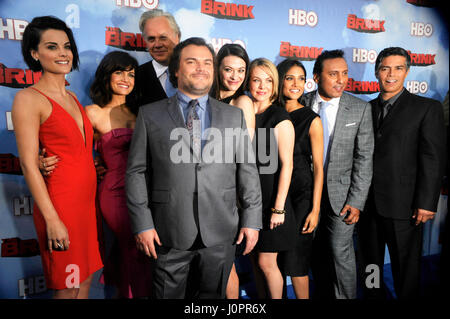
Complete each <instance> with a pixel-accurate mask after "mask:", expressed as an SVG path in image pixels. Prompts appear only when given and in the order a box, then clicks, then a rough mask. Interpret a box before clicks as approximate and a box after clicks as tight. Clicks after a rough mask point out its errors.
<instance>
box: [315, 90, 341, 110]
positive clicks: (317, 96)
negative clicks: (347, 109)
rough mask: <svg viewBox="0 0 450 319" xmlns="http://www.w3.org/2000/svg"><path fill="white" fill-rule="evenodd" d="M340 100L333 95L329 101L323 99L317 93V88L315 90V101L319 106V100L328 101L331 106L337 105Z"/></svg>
mask: <svg viewBox="0 0 450 319" xmlns="http://www.w3.org/2000/svg"><path fill="white" fill-rule="evenodd" d="M340 100H341V97H335V98H332V99H331V100H329V101H325V100H324V99H323V98H322V97H321V96H320V94H319V90H317V91H316V102H317V106H319V104H320V102H325V103H329V104H331V105H333V106H339V101H340Z"/></svg>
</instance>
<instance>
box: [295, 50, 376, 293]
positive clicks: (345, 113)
mask: <svg viewBox="0 0 450 319" xmlns="http://www.w3.org/2000/svg"><path fill="white" fill-rule="evenodd" d="M313 74H314V80H315V82H316V83H317V85H318V89H317V91H313V92H310V93H308V94H306V95H305V96H304V98H303V100H302V103H303V104H304V105H305V106H307V107H310V108H312V110H313V111H315V112H316V113H319V115H320V117H321V120H322V124H323V130H324V188H323V192H322V204H321V211H320V222H319V226H318V230H317V233H316V236H315V239H314V248H313V259H312V271H313V276H314V283H315V285H316V290H315V294H314V296H315V297H318V298H324V299H334V298H336V299H354V298H356V277H357V275H356V261H355V251H354V248H353V231H354V227H355V224H356V223H357V222H358V219H359V214H360V211H361V210H362V209H363V208H364V204H365V202H366V199H367V194H368V192H369V186H370V182H371V179H372V155H373V130H372V113H371V108H370V104H369V103H367V102H364V101H363V100H361V99H358V98H356V97H354V96H352V95H350V94H347V93H345V92H344V90H345V88H346V86H347V81H348V66H347V62H346V61H345V59H344V52H343V51H342V50H332V51H323V52H322V54H321V55H320V56H319V57H318V58H317V60H316V62H315V64H314V69H313Z"/></svg>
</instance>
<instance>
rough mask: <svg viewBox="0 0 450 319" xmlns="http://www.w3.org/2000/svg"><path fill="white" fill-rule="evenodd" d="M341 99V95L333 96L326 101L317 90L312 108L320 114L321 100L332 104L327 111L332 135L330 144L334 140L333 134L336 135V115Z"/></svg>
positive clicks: (330, 134) (329, 130)
mask: <svg viewBox="0 0 450 319" xmlns="http://www.w3.org/2000/svg"><path fill="white" fill-rule="evenodd" d="M340 100H341V98H340V97H336V98H333V99H331V100H329V101H325V100H324V99H322V97H321V96H320V95H319V92H318V91H317V92H316V97H315V99H314V103H313V105H312V110H313V111H314V112H316V113H317V114H319V111H320V102H324V103H328V104H330V105H329V106H328V107H327V109H326V111H325V113H326V114H327V122H328V133H329V136H330V139H329V144H328V145H331V143H332V142H333V136H334V125H335V124H336V116H337V112H338V109H339V101H340Z"/></svg>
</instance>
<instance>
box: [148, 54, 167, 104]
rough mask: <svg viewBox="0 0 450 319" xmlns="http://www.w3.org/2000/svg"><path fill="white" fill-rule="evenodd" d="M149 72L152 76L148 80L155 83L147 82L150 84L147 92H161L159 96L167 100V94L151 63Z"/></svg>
mask: <svg viewBox="0 0 450 319" xmlns="http://www.w3.org/2000/svg"><path fill="white" fill-rule="evenodd" d="M149 72H150V73H151V76H150V77H149V78H148V79H154V81H146V82H147V83H148V86H147V90H150V92H152V91H153V92H154V91H155V90H157V91H158V92H159V94H158V96H161V98H166V97H167V94H166V92H165V91H164V88H163V87H162V85H161V82H159V79H158V76H157V75H156V71H155V68H154V67H153V63H152V62H151V61H150V63H149Z"/></svg>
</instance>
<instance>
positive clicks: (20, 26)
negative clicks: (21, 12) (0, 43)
mask: <svg viewBox="0 0 450 319" xmlns="http://www.w3.org/2000/svg"><path fill="white" fill-rule="evenodd" d="M27 25H28V21H26V20H20V19H12V18H6V19H5V20H3V19H2V18H0V40H4V39H9V40H16V41H21V40H22V35H23V31H25V28H26V26H27Z"/></svg>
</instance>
